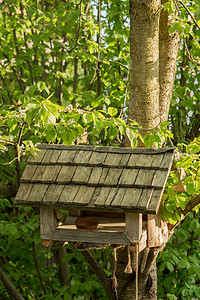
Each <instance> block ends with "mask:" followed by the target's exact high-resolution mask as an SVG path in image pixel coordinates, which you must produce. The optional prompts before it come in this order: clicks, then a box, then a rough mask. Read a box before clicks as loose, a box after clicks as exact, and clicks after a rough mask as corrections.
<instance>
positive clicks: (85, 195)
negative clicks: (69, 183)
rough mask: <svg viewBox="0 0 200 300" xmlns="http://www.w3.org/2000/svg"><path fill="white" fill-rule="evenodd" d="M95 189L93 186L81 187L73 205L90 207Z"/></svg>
mask: <svg viewBox="0 0 200 300" xmlns="http://www.w3.org/2000/svg"><path fill="white" fill-rule="evenodd" d="M94 190H95V188H94V187H91V186H86V185H81V186H80V189H79V190H78V193H77V194H76V197H75V198H74V201H73V203H75V204H81V205H88V204H89V203H90V201H91V198H92V194H93V193H94Z"/></svg>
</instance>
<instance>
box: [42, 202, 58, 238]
mask: <svg viewBox="0 0 200 300" xmlns="http://www.w3.org/2000/svg"><path fill="white" fill-rule="evenodd" d="M55 222H56V220H55V216H54V210H53V209H52V208H49V207H45V208H40V237H41V239H47V240H53V239H54V237H53V234H54V229H55V226H56V223H55Z"/></svg>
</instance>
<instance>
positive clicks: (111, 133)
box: [108, 126, 118, 139]
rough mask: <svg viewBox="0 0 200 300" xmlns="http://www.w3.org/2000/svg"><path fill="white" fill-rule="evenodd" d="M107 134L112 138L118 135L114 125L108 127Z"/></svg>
mask: <svg viewBox="0 0 200 300" xmlns="http://www.w3.org/2000/svg"><path fill="white" fill-rule="evenodd" d="M108 135H109V137H110V138H111V139H114V138H115V137H116V136H117V135H118V130H117V127H116V126H111V127H110V128H109V129H108Z"/></svg>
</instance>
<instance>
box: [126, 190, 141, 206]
mask: <svg viewBox="0 0 200 300" xmlns="http://www.w3.org/2000/svg"><path fill="white" fill-rule="evenodd" d="M141 193H142V189H138V188H137V189H136V188H127V189H126V192H125V194H124V198H123V200H122V202H121V207H122V208H123V207H136V206H137V202H138V199H139V197H140V195H141Z"/></svg>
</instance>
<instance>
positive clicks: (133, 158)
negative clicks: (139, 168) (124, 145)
mask: <svg viewBox="0 0 200 300" xmlns="http://www.w3.org/2000/svg"><path fill="white" fill-rule="evenodd" d="M137 159H138V156H137V155H136V154H131V155H130V158H129V161H128V164H127V166H129V167H134V166H136V163H137Z"/></svg>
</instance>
